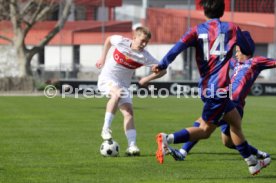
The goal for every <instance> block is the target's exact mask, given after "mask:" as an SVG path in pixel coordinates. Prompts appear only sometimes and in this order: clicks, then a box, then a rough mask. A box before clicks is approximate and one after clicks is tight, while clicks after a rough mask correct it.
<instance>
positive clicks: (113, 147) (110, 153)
mask: <svg viewBox="0 0 276 183" xmlns="http://www.w3.org/2000/svg"><path fill="white" fill-rule="evenodd" d="M119 149H120V147H119V144H118V143H117V142H116V141H115V140H112V139H111V140H105V141H104V142H103V143H102V144H101V147H100V152H101V155H103V156H106V157H115V156H118V155H119Z"/></svg>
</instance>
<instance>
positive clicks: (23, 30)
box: [0, 0, 73, 77]
mask: <svg viewBox="0 0 276 183" xmlns="http://www.w3.org/2000/svg"><path fill="white" fill-rule="evenodd" d="M72 1H73V0H0V21H8V22H11V24H12V31H13V37H9V36H7V35H5V34H3V35H0V39H3V40H5V41H8V42H10V43H11V44H12V45H13V47H14V49H15V50H16V58H17V61H18V62H19V77H25V76H31V75H32V71H31V60H32V58H33V56H34V55H35V54H37V53H39V52H40V51H41V50H42V49H43V47H44V46H45V45H46V44H48V43H49V42H50V40H51V39H52V38H53V37H54V36H55V35H56V34H57V33H58V32H59V31H60V30H61V29H62V27H63V26H64V24H65V22H66V20H67V18H68V16H69V14H70V9H71V6H72ZM59 5H62V8H61V12H60V16H59V20H58V21H57V23H56V25H55V26H54V27H53V29H52V30H51V31H49V33H48V34H47V35H46V36H45V37H44V39H42V40H41V41H40V43H38V44H37V45H35V46H33V47H32V48H27V46H26V44H25V37H26V36H27V34H28V33H29V31H30V30H31V29H32V27H33V26H34V25H35V24H36V23H37V22H40V21H43V20H45V17H46V16H47V15H48V14H49V13H51V11H52V10H53V9H54V8H57V7H58V6H59Z"/></svg>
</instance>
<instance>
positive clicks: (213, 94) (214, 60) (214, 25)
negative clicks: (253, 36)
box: [152, 0, 270, 175]
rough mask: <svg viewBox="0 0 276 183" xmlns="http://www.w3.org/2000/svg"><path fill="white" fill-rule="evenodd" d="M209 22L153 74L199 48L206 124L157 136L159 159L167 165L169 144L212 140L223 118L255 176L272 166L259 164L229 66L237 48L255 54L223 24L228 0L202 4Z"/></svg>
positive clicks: (189, 35) (188, 34) (180, 43)
mask: <svg viewBox="0 0 276 183" xmlns="http://www.w3.org/2000/svg"><path fill="white" fill-rule="evenodd" d="M200 5H201V6H202V7H203V9H204V14H205V16H206V17H207V21H206V22H204V23H202V24H199V25H197V26H195V27H193V28H191V29H190V30H188V31H187V32H186V33H185V34H184V35H183V37H182V38H181V39H180V40H179V41H178V42H177V43H176V44H175V45H174V46H173V48H172V49H171V50H170V51H169V52H168V53H167V54H166V55H165V57H164V58H163V59H162V60H161V62H160V63H159V64H158V65H154V66H153V67H152V71H154V72H160V71H161V70H163V69H166V68H167V66H168V65H169V64H170V63H171V62H173V61H174V59H175V58H176V56H177V55H178V54H180V53H181V52H182V51H184V50H185V49H186V48H188V47H195V48H196V62H197V66H198V70H199V73H200V81H199V88H200V90H201V99H202V101H203V103H204V106H203V111H202V116H201V118H202V122H201V124H200V126H199V127H189V128H185V129H182V130H180V131H177V132H174V133H172V134H166V133H159V134H157V136H156V142H157V145H158V148H157V151H156V158H157V160H158V162H159V163H163V162H164V157H165V154H166V151H168V144H171V143H174V144H178V143H184V142H187V141H196V140H199V139H204V138H208V137H209V134H211V133H212V132H213V131H214V130H215V129H216V125H217V124H218V122H219V119H220V118H221V117H223V118H224V119H225V120H226V121H227V122H228V124H229V125H230V134H231V139H232V141H233V143H234V145H235V148H236V149H237V150H238V151H239V153H240V155H241V156H242V157H243V158H244V160H245V161H246V163H247V165H248V168H249V172H250V173H251V174H252V175H255V174H257V173H259V172H260V170H261V169H262V168H263V167H265V166H267V165H268V164H269V163H270V158H269V159H266V160H258V159H257V158H256V157H255V156H254V155H253V153H252V152H251V149H250V146H249V144H248V143H247V141H246V139H245V137H244V135H243V132H242V128H241V117H240V115H239V113H238V111H237V109H236V108H235V105H234V104H233V102H232V101H231V100H230V98H229V96H228V94H229V91H228V87H229V84H230V78H229V74H228V72H229V64H230V61H229V60H230V58H231V57H232V53H233V49H234V46H235V45H239V46H240V48H241V50H242V52H243V53H245V54H247V55H251V54H252V51H251V48H250V45H249V43H248V42H247V40H246V38H245V37H244V36H243V34H242V31H241V30H240V28H239V27H238V26H236V25H234V24H232V23H229V22H221V21H220V17H222V16H223V14H224V8H225V4H224V0H201V1H200Z"/></svg>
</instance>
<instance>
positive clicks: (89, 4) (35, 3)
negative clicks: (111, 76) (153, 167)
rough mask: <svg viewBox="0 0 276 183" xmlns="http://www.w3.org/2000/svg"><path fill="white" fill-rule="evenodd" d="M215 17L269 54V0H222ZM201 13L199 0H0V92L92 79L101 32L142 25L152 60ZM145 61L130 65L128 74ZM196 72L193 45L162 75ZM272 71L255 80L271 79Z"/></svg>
mask: <svg viewBox="0 0 276 183" xmlns="http://www.w3.org/2000/svg"><path fill="white" fill-rule="evenodd" d="M225 4H226V11H225V14H224V16H223V18H222V20H224V21H231V22H234V23H236V24H238V25H239V26H240V27H241V28H242V29H244V30H248V31H249V32H250V33H251V35H252V37H253V39H254V40H255V43H256V52H255V55H261V56H266V57H272V58H276V46H275V45H276V28H275V21H276V20H275V16H276V11H275V9H276V0H225ZM204 20H205V17H204V15H203V11H202V10H201V9H200V7H199V0H0V91H9V90H30V91H32V90H39V89H42V88H43V87H44V86H45V84H53V83H56V82H58V81H59V80H80V81H86V80H89V81H96V80H97V77H98V74H99V72H100V71H99V70H98V69H97V68H96V67H95V63H96V61H97V59H98V58H99V57H100V54H101V51H102V48H103V43H104V41H105V39H106V37H108V36H110V35H113V34H119V35H123V36H126V37H129V38H131V37H132V30H133V29H135V28H136V27H137V26H140V25H145V26H147V27H149V29H150V30H151V32H152V39H151V41H150V43H149V45H148V46H147V50H148V51H149V52H150V53H151V54H152V55H154V56H155V57H156V58H157V59H158V60H161V59H162V57H163V56H164V55H165V53H166V52H167V51H168V50H169V49H170V48H171V47H172V46H173V44H174V43H175V42H177V41H178V40H179V39H180V37H181V36H182V35H183V34H184V33H185V32H186V30H188V28H189V27H192V26H195V25H196V24H198V23H200V22H203V21H204ZM149 72H150V68H146V67H142V68H139V69H137V70H136V72H135V75H134V76H133V81H137V80H138V79H139V78H141V77H143V76H145V75H147V74H148V73H149ZM198 79H199V75H198V71H197V68H196V62H195V50H194V49H192V48H190V49H187V50H186V51H184V52H183V53H182V54H180V55H179V56H178V57H177V58H176V60H175V62H173V64H171V65H170V67H169V68H168V74H167V75H166V76H164V77H162V78H160V79H159V81H164V82H171V81H173V82H175V81H194V82H197V81H198ZM275 79H276V71H275V70H274V69H270V70H267V71H264V72H262V73H261V75H260V76H259V78H258V81H263V82H275Z"/></svg>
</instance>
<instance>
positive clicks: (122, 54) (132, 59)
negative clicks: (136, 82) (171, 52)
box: [99, 35, 158, 88]
mask: <svg viewBox="0 0 276 183" xmlns="http://www.w3.org/2000/svg"><path fill="white" fill-rule="evenodd" d="M110 42H111V45H112V46H114V47H115V50H114V52H113V54H112V57H111V58H109V59H107V60H106V62H105V64H104V67H103V69H102V71H101V74H100V76H99V79H104V80H106V79H107V80H108V79H111V80H115V81H117V82H119V83H120V85H122V86H124V87H127V88H128V87H129V85H130V83H131V78H132V76H133V74H134V71H135V69H137V68H139V67H141V66H143V65H145V66H151V65H152V64H158V60H156V59H155V58H154V57H153V56H152V55H151V54H150V53H149V52H148V51H146V50H143V51H135V50H132V49H131V40H130V39H128V38H125V37H122V36H119V35H114V36H111V39H110Z"/></svg>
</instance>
